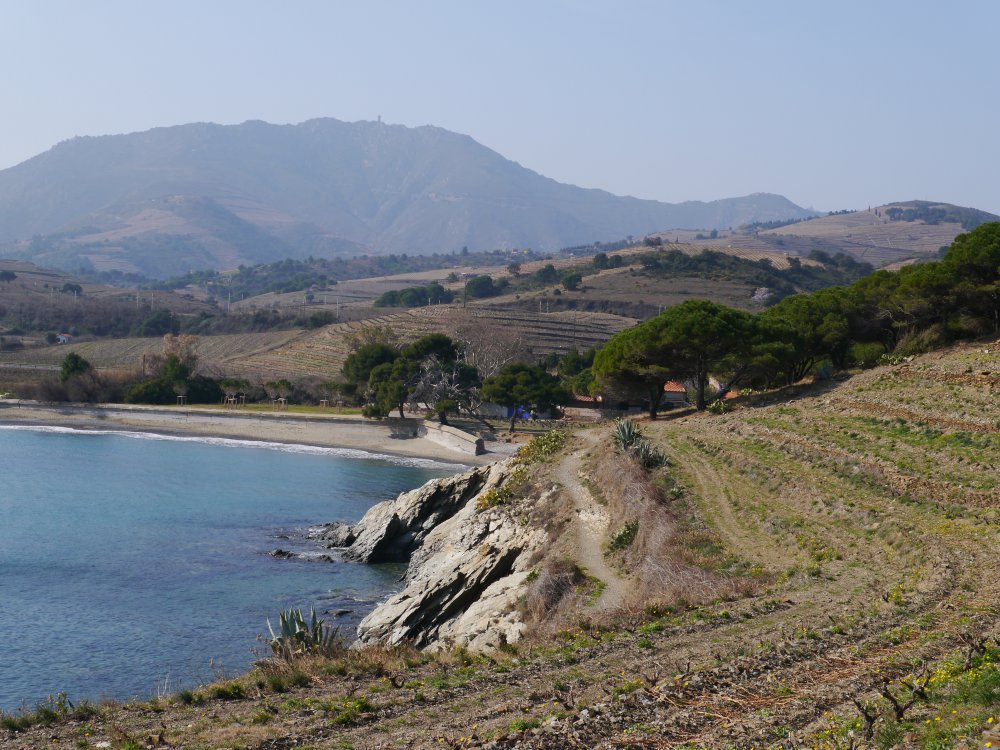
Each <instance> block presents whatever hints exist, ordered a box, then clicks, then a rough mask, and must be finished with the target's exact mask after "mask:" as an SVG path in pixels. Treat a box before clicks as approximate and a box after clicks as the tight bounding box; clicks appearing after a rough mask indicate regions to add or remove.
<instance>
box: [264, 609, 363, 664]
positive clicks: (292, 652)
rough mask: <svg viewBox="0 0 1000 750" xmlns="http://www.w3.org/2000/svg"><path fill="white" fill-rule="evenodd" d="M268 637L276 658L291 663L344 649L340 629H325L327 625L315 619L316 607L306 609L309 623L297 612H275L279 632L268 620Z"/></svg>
mask: <svg viewBox="0 0 1000 750" xmlns="http://www.w3.org/2000/svg"><path fill="white" fill-rule="evenodd" d="M267 629H268V632H269V633H270V634H271V640H270V641H269V642H268V643H269V645H270V646H271V651H272V652H273V653H274V655H275V656H277V657H279V658H282V659H285V660H291V659H293V658H295V657H296V656H302V655H304V654H318V655H320V656H334V655H336V654H337V653H339V652H340V651H342V650H343V648H344V644H343V640H342V639H341V637H340V628H330V627H327V625H326V622H325V621H324V620H321V619H320V618H319V617H317V616H316V610H315V608H310V609H309V621H308V622H307V621H306V619H305V617H303V616H302V610H300V609H288V610H282V611H281V612H279V613H278V632H277V633H276V632H275V631H274V628H272V627H271V621H270V620H268V621H267Z"/></svg>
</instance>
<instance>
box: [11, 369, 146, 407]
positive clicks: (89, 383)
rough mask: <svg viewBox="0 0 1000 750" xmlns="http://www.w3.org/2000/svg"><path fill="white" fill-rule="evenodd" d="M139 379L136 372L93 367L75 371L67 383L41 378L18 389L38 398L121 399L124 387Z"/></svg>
mask: <svg viewBox="0 0 1000 750" xmlns="http://www.w3.org/2000/svg"><path fill="white" fill-rule="evenodd" d="M135 380H136V378H135V376H134V375H125V374H121V373H110V374H109V373H98V372H94V371H93V370H91V371H88V372H85V373H83V374H82V375H76V376H74V377H72V378H70V379H69V380H67V381H66V382H65V383H60V382H59V381H58V380H42V381H40V382H37V383H31V384H28V385H26V386H24V388H22V389H21V390H19V391H18V395H19V396H20V397H21V398H28V399H34V400H35V401H49V402H52V401H55V402H66V401H69V402H75V403H87V404H108V403H120V402H121V401H122V399H123V397H124V394H125V389H126V388H128V387H129V386H130V385H132V383H134V382H135Z"/></svg>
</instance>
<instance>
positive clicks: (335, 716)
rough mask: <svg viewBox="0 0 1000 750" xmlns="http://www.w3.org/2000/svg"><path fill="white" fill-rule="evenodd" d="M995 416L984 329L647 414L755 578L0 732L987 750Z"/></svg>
mask: <svg viewBox="0 0 1000 750" xmlns="http://www.w3.org/2000/svg"><path fill="white" fill-rule="evenodd" d="M998 428H1000V342H994V343H990V344H980V345H979V346H976V347H972V346H969V347H962V348H959V349H955V350H952V351H949V352H945V353H941V354H933V355H929V356H925V357H920V358H916V359H914V360H913V361H911V362H901V363H899V364H897V365H892V366H886V367H881V368H877V369H875V370H872V371H869V372H866V373H863V374H861V375H857V376H854V377H853V378H850V379H847V380H844V381H841V382H836V383H827V384H821V385H817V386H814V387H810V388H803V389H798V390H795V389H792V390H786V391H781V392H778V393H772V394H765V395H763V396H758V397H751V398H750V399H748V400H747V403H744V404H741V405H739V406H737V408H736V410H735V411H734V412H732V413H731V414H726V415H721V416H712V415H690V416H684V417H681V418H678V419H675V420H671V421H661V422H658V423H656V424H645V425H644V429H645V431H646V433H647V435H648V436H649V437H650V438H651V439H652V440H653V441H654V442H655V443H656V444H657V445H658V446H659V447H660V448H661V449H662V450H664V451H665V452H666V453H667V454H668V456H669V458H670V460H671V467H670V468H669V469H667V471H669V472H670V473H671V475H672V476H673V477H674V479H675V480H676V481H678V482H680V483H681V485H682V486H683V487H684V500H683V501H684V503H685V505H684V508H686V510H685V512H686V513H692V514H697V516H698V517H699V518H700V519H701V520H702V521H704V522H705V523H707V524H709V526H710V527H711V528H712V530H713V532H714V536H710V537H708V540H709V541H708V542H706V543H707V544H717V545H720V546H721V547H723V548H724V552H725V557H726V559H727V560H728V561H729V562H728V563H727V566H728V568H727V569H728V570H731V571H735V570H739V571H740V574H741V575H749V576H751V577H756V578H757V579H758V580H759V582H760V586H759V588H760V593H759V595H756V596H753V597H747V598H742V599H738V600H734V601H716V602H714V603H710V604H707V605H702V606H689V607H686V606H683V605H682V604H680V603H677V602H675V603H674V606H672V607H668V606H667V604H669V603H662V602H661V603H659V604H658V605H656V606H650V607H647V608H646V609H644V610H636V611H631V612H621V613H619V614H617V615H612V614H608V613H603V612H588V611H587V610H586V607H584V609H582V610H581V611H580V612H579V613H578V614H577V615H576V616H575V618H574V619H573V620H572V621H571V622H568V623H566V625H565V627H563V628H562V629H561V631H560V632H559V634H558V635H557V636H555V637H554V638H551V639H547V640H535V641H533V642H528V643H523V644H521V645H519V646H518V647H517V648H516V649H513V648H512V649H511V650H509V651H506V652H503V653H498V654H494V655H492V656H489V657H473V656H469V655H466V654H461V653H457V654H456V653H451V654H445V655H441V656H439V657H437V658H433V659H432V658H429V657H426V656H422V655H418V654H415V653H406V652H395V653H391V654H376V653H362V654H355V655H353V656H350V657H346V658H344V659H341V660H334V661H330V662H324V663H321V664H311V665H303V669H304V671H303V674H301V675H298V674H290V673H288V672H287V671H286V672H285V673H283V674H282V675H277V676H274V675H267V674H264V673H258V674H251V675H249V676H247V677H244V678H241V679H240V680H237V681H234V682H229V683H222V684H219V685H216V686H209V687H206V688H202V689H200V690H198V691H195V693H194V694H189V695H181V696H171V697H164V698H162V699H160V700H158V701H153V702H152V703H148V702H145V703H138V704H134V705H126V706H104V707H100V708H99V710H97V711H96V712H94V713H93V715H85V714H87V713H89V712H87V711H83V712H81V711H79V709H77V710H76V711H75V712H74V711H72V710H70V709H68V708H65V709H62V708H61V707H60V706H58V705H57V706H54V707H52V709H51V711H50V714H51V715H50V714H44V715H40V714H32V717H34V720H35V721H44V722H46V723H47V725H46V724H38V723H36V724H35V725H33V726H30V727H26V728H22V729H20V730H19V731H12V730H9V729H0V748H4V749H5V750H6V749H8V748H40V747H56V746H67V745H70V746H76V747H80V748H87V747H112V748H141V747H184V748H260V749H261V750H264V749H268V750H278V749H279V748H280V749H284V748H390V747H400V748H404V747H494V748H567V747H585V748H592V747H601V748H629V747H631V748H702V747H704V748H727V747H733V748H763V747H786V748H791V747H821V748H845V749H846V748H861V747H882V748H890V747H920V748H926V749H927V750H930V749H931V748H950V747H956V748H974V747H1000V734H998V733H997V732H996V730H995V729H994V727H996V726H997V725H998V723H1000V668H998V667H997V661H1000V650H998V649H997V648H996V640H995V639H996V638H997V637H998V635H1000V633H998V629H1000V593H998V592H1000V554H998V551H1000V534H998V521H1000V512H998V507H1000V486H998V483H1000V472H998V471H997V465H998V463H1000V436H998ZM606 444H607V443H604V442H602V441H601V440H596V441H594V445H595V447H593V448H588V447H587V442H586V441H583V440H582V439H581V440H580V441H578V442H576V443H575V444H574V445H573V446H572V447H571V448H570V450H569V451H568V453H567V454H566V456H567V458H565V459H564V460H567V461H568V462H569V463H568V464H565V465H564V466H563V467H561V468H560V467H558V466H557V467H554V470H553V476H554V477H556V478H558V477H559V476H560V475H562V477H563V481H564V482H565V481H566V479H565V477H566V472H567V471H568V472H569V474H570V475H572V474H573V473H574V472H578V468H577V464H576V463H574V462H577V461H579V460H580V455H579V452H580V451H581V450H582V451H584V452H586V451H588V450H599V449H601V448H600V447H599V446H601V445H606ZM591 479H592V480H593V481H594V482H596V483H598V484H600V483H601V482H610V481H614V477H591ZM671 502H672V501H671ZM713 540H714V541H713ZM587 554H589V555H591V556H592V555H593V550H591V551H590V552H588V553H587ZM713 559H718V555H716V556H715V557H713ZM715 572H716V573H720V572H721V573H725V572H726V571H725V570H717V571H715ZM734 574H735V573H734ZM597 606H598V605H597V604H595V607H597ZM295 683H301V684H300V685H299V686H295ZM893 702H895V703H896V706H894V705H893ZM906 704H909V705H906ZM897 706H898V708H901V709H902V712H901V713H899V712H898V711H897ZM61 713H64V714H66V715H60V714H61ZM8 718H13V717H8ZM8 723H9V722H8ZM26 723H27V722H26ZM988 743H989V744H988Z"/></svg>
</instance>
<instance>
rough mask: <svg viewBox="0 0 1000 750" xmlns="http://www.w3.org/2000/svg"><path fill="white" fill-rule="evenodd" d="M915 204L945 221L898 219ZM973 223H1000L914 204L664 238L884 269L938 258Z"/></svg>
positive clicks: (965, 211) (949, 207)
mask: <svg viewBox="0 0 1000 750" xmlns="http://www.w3.org/2000/svg"><path fill="white" fill-rule="evenodd" d="M915 206H916V207H918V208H919V207H923V209H925V210H929V211H934V210H937V211H939V212H940V213H941V215H942V216H943V217H944V219H943V220H939V221H934V222H927V221H923V220H892V218H891V216H892V215H893V214H894V213H896V215H897V216H901V217H905V215H906V214H905V212H907V211H912V210H913V209H914V207H915ZM972 219H974V220H975V221H978V222H979V223H982V222H983V221H992V220H996V217H995V216H993V215H992V214H988V213H986V212H983V211H977V210H975V209H967V208H962V207H959V206H953V205H950V204H946V203H940V204H935V203H929V202H925V201H909V202H903V203H887V204H886V205H884V206H873V207H871V208H869V209H865V210H863V211H851V212H848V213H839V214H834V215H832V216H821V217H819V218H815V219H809V220H806V221H801V222H798V223H795V224H788V225H786V226H782V227H777V228H775V229H766V230H761V231H759V232H754V233H746V232H743V231H740V230H736V231H732V230H730V231H721V232H719V233H718V237H716V238H715V239H703V240H696V239H694V235H695V233H694V232H690V231H680V232H665V233H663V234H662V236H663V237H664V239H665V240H667V239H674V238H676V239H680V240H681V241H682V242H690V243H694V244H698V245H701V246H704V247H709V248H711V249H713V250H724V251H725V252H738V251H743V252H747V253H752V252H760V253H767V252H777V253H784V254H787V255H794V256H800V257H807V256H808V255H809V254H810V253H813V252H816V251H819V252H824V253H828V254H831V255H833V254H836V253H838V252H842V253H846V254H848V255H850V256H852V257H853V258H855V259H856V260H859V261H864V262H866V263H871V264H872V265H873V266H875V267H876V268H881V267H883V266H889V265H893V264H897V263H900V262H903V261H908V260H928V259H933V258H935V257H936V256H937V253H938V250H939V249H940V248H941V247H943V246H945V245H950V244H951V242H952V240H954V239H955V237H956V236H957V235H959V234H961V233H962V232H964V231H966V230H965V229H964V228H963V226H962V223H961V221H969V220H972ZM969 226H971V224H970V225H969Z"/></svg>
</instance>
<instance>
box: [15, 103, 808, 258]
mask: <svg viewBox="0 0 1000 750" xmlns="http://www.w3.org/2000/svg"><path fill="white" fill-rule="evenodd" d="M178 196H182V197H183V196H186V197H188V198H199V199H205V200H206V201H208V202H209V203H203V204H196V203H192V202H190V201H188V202H184V201H180V202H175V203H171V202H170V201H168V200H167V199H168V198H177V197H178ZM209 204H210V205H212V206H213V208H212V210H211V211H208V210H207V209H204V206H207V205H209ZM192 205H202V207H203V209H204V210H199V211H194V210H193V209H192V208H191V207H192ZM223 214H225V215H226V216H225V218H224V217H223ZM810 215H812V214H811V212H808V211H806V210H805V209H802V208H801V207H799V206H796V205H795V204H794V203H792V202H791V201H788V200H787V199H786V198H783V197H782V196H778V195H773V194H768V193H757V194H754V195H749V196H743V197H740V198H731V199H725V200H719V201H708V202H704V201H688V202H685V203H682V204H668V203H660V202H657V201H652V200H640V199H637V198H630V197H621V196H615V195H612V194H610V193H608V192H606V191H603V190H595V189H584V188H579V187H575V186H572V185H564V184H561V183H558V182H556V181H555V180H551V179H549V178H546V177H543V176H542V175H539V174H538V173H536V172H534V171H532V170H530V169H527V168H525V167H522V166H521V165H519V164H517V163H515V162H513V161H510V160H508V159H506V158H504V157H503V156H501V155H500V154H498V153H496V152H495V151H492V150H491V149H489V148H487V147H485V146H483V145H481V144H479V143H477V142H476V141H475V140H473V139H472V138H470V137H469V136H466V135H461V134H458V133H453V132H450V131H448V130H445V129H443V128H439V127H435V126H429V125H428V126H422V127H418V128H410V127H405V126H402V125H390V124H386V123H381V122H378V121H361V122H343V121H341V120H337V119H334V118H315V119H311V120H307V121H305V122H302V123H299V124H295V125H275V124H271V123H267V122H262V121H260V120H248V121H246V122H243V123H241V124H239V125H217V124H214V123H190V124H186V125H176V126H171V127H161V128H154V129H152V130H147V131H142V132H136V133H128V134H123V135H108V136H96V137H80V138H73V139H71V140H68V141H64V142H62V143H60V144H58V145H57V146H55V147H53V148H52V149H50V150H49V151H47V152H45V153H44V154H40V155H39V156H36V157H34V158H32V159H29V160H28V161H26V162H23V163H22V164H19V165H17V166H15V167H12V168H10V169H7V170H3V171H0V242H3V243H6V245H7V247H8V248H11V247H13V250H14V251H15V252H17V253H18V254H20V255H22V256H24V257H32V258H37V259H38V260H39V261H40V262H48V263H58V264H60V265H63V266H64V267H65V266H69V267H78V266H79V265H80V263H84V264H87V263H90V264H93V265H95V266H99V267H100V266H102V265H103V266H107V267H119V268H122V269H123V270H125V269H128V270H139V271H143V272H146V273H155V274H163V273H172V272H174V271H176V270H182V271H183V270H188V269H189V268H192V267H206V266H215V267H221V266H223V265H224V264H227V263H231V262H232V261H236V262H260V261H266V260H274V259H277V258H280V257H285V256H287V255H289V254H291V255H293V256H298V257H305V256H308V255H317V256H329V255H332V254H337V253H347V252H350V253H356V252H374V253H384V252H397V253H398V252H406V253H431V252H453V251H455V250H458V249H461V248H462V247H463V246H468V247H470V248H473V249H492V248H495V247H533V248H535V249H540V250H545V249H556V248H559V247H565V246H568V245H577V244H587V243H591V242H594V241H607V240H615V239H619V238H621V237H624V236H626V235H636V236H639V235H642V234H645V233H648V232H652V231H657V230H665V229H670V228H699V229H712V228H722V227H728V226H735V225H739V224H744V223H747V222H752V221H771V220H782V219H792V218H802V217H805V216H810ZM53 235H60V236H59V237H56V238H53V237H52V236H53ZM32 237H35V238H36V240H35V241H34V242H31V243H29V242H28V240H29V239H30V238H32ZM16 243H20V244H16Z"/></svg>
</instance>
